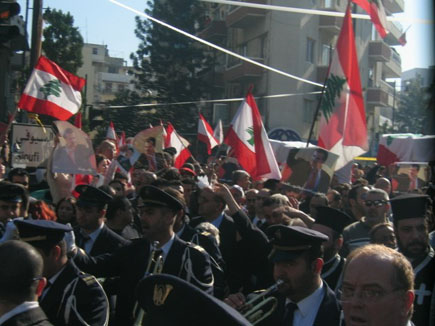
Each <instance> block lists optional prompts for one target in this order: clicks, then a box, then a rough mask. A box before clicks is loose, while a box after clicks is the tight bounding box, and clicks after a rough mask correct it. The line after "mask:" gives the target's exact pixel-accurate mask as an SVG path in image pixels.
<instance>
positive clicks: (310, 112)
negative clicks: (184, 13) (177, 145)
mask: <svg viewBox="0 0 435 326" xmlns="http://www.w3.org/2000/svg"><path fill="white" fill-rule="evenodd" d="M247 2H251V3H259V4H267V5H276V6H285V7H293V8H301V9H316V10H324V11H334V12H341V13H344V11H345V9H346V5H347V1H345V0H320V1H319V0H307V1H298V0H286V1H284V0H249V1H247ZM383 4H384V8H385V11H386V13H387V15H390V14H394V13H400V12H403V11H404V0H383ZM207 6H208V19H207V24H206V26H205V28H204V30H202V31H201V33H200V34H199V36H200V37H203V38H205V39H207V40H209V41H211V42H213V43H216V44H218V45H221V46H224V47H226V48H228V49H229V50H232V51H234V52H236V53H239V54H241V55H243V56H246V57H248V58H250V59H253V60H255V61H258V62H261V63H264V64H266V65H268V66H271V67H274V68H276V69H279V70H281V71H284V72H287V73H290V74H292V75H295V76H298V77H302V78H304V79H308V80H311V81H314V82H318V83H321V84H323V82H324V81H325V78H326V73H327V69H328V65H329V62H330V58H331V54H332V51H333V48H334V46H335V43H336V41H337V37H338V34H339V32H340V29H341V24H342V22H343V18H341V17H333V16H322V15H311V14H301V13H291V12H284V11H278V10H265V9H259V8H251V7H243V6H230V5H223V4H211V3H208V4H207ZM353 12H355V13H364V12H362V11H361V9H360V8H358V7H357V6H356V5H354V7H353ZM353 23H354V32H355V39H356V48H357V53H358V60H359V67H360V73H361V83H362V87H363V95H364V98H365V109H366V115H367V125H368V129H369V141H370V143H371V144H372V145H374V143H377V138H378V135H379V132H380V126H381V125H382V123H383V122H384V120H383V118H382V117H383V116H384V114H383V113H384V112H388V110H390V111H391V110H392V107H394V105H395V103H394V101H395V99H394V86H393V84H392V83H391V82H387V80H390V79H391V78H400V76H401V60H400V56H399V54H398V53H397V52H396V50H395V49H394V46H398V45H400V43H399V38H400V36H401V35H402V27H401V26H400V24H398V23H396V22H394V23H393V22H391V21H389V22H388V23H389V26H388V30H389V31H390V33H389V35H388V36H387V37H386V38H385V39H383V40H382V39H381V38H380V37H379V35H378V34H377V32H376V30H375V29H374V27H373V24H372V23H371V21H370V20H364V19H353ZM213 57H214V59H215V69H214V71H213V73H212V74H211V75H210V76H208V78H213V80H214V81H215V82H214V84H215V88H214V90H213V94H211V95H210V97H211V98H219V97H222V98H237V97H243V96H244V95H245V93H246V91H247V90H248V88H249V87H250V85H253V86H254V91H253V92H254V95H255V96H257V97H261V96H265V95H275V94H297V95H292V96H287V97H280V98H273V99H260V100H258V102H257V104H258V106H259V109H260V112H261V114H262V116H263V121H264V123H265V125H266V129H267V130H268V131H269V132H270V131H273V130H274V129H284V130H290V131H291V132H290V133H288V134H292V135H298V136H299V137H300V139H303V140H306V139H307V138H308V135H309V130H310V126H311V123H312V120H313V117H314V114H315V111H316V106H317V104H318V99H319V96H318V95H313V94H310V93H312V92H316V91H319V90H321V88H320V87H318V86H314V85H310V84H307V83H303V82H300V81H297V80H294V79H290V78H288V77H285V76H282V75H279V74H277V73H274V72H271V71H269V70H265V69H262V68H261V67H258V66H255V65H252V64H250V63H248V62H244V61H241V60H239V59H236V58H234V57H231V56H228V55H225V54H223V53H220V52H217V51H214V52H213ZM238 104H239V103H233V104H227V105H226V104H215V105H214V107H213V118H214V120H215V121H214V122H216V121H217V119H219V118H220V119H222V120H223V121H224V123H226V124H229V123H230V121H231V118H232V116H233V115H234V112H235V110H236V109H237V106H238ZM396 105H397V104H396ZM317 132H318V130H316V128H315V135H317ZM314 139H317V136H315V137H314ZM283 140H285V139H283Z"/></svg>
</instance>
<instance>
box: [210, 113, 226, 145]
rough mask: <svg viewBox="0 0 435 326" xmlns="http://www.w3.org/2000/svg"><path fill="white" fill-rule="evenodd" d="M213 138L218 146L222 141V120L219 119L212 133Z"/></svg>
mask: <svg viewBox="0 0 435 326" xmlns="http://www.w3.org/2000/svg"><path fill="white" fill-rule="evenodd" d="M213 136H214V138H215V139H216V140H217V141H218V143H219V145H220V144H222V142H223V141H224V128H223V127H222V120H221V119H219V121H218V123H217V125H216V127H215V128H214V131H213Z"/></svg>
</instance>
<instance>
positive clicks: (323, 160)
mask: <svg viewBox="0 0 435 326" xmlns="http://www.w3.org/2000/svg"><path fill="white" fill-rule="evenodd" d="M314 152H317V153H321V154H322V156H323V158H322V162H323V163H325V162H326V161H327V159H328V151H326V150H324V149H323V148H316V149H315V150H314Z"/></svg>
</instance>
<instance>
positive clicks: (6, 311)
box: [0, 240, 53, 326]
mask: <svg viewBox="0 0 435 326" xmlns="http://www.w3.org/2000/svg"><path fill="white" fill-rule="evenodd" d="M0 261H1V262H2V263H1V265H0V325H3V326H14V325H20V326H53V325H52V324H51V323H50V322H49V321H48V319H47V316H46V315H45V313H44V312H43V311H42V309H41V308H40V307H39V304H38V297H39V296H40V295H41V293H42V290H43V289H44V286H45V284H46V282H47V280H46V279H45V278H43V277H42V270H43V261H42V257H41V255H40V254H39V253H38V252H37V251H36V249H34V248H33V247H32V246H31V245H29V244H27V243H24V242H21V241H16V240H11V241H6V242H5V243H2V244H0Z"/></svg>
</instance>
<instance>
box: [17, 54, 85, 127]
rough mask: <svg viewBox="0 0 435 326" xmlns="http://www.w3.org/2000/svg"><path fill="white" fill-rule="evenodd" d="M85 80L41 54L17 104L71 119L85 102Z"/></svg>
mask: <svg viewBox="0 0 435 326" xmlns="http://www.w3.org/2000/svg"><path fill="white" fill-rule="evenodd" d="M85 82H86V81H85V80H84V79H83V78H80V77H77V76H75V75H73V74H72V73H70V72H68V71H66V70H64V69H62V68H61V67H59V66H58V65H57V64H56V63H54V62H53V61H50V60H48V59H47V58H46V57H44V56H41V57H40V58H39V60H38V63H37V64H36V66H35V69H33V72H32V74H31V75H30V78H29V81H28V82H27V85H26V88H25V89H24V92H23V95H21V99H20V102H19V103H18V107H19V108H20V109H22V110H26V111H29V112H32V113H37V114H47V115H51V116H52V117H55V118H56V119H59V120H68V119H69V118H71V116H73V115H74V114H76V113H77V112H78V111H79V109H80V105H81V104H82V94H81V93H80V91H81V90H82V88H83V86H85Z"/></svg>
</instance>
